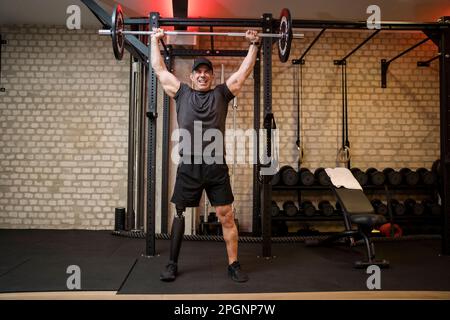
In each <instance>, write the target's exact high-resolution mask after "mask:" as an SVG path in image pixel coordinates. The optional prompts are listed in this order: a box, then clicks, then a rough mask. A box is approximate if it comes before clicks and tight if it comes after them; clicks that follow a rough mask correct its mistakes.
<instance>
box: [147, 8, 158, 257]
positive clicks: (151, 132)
mask: <svg viewBox="0 0 450 320" xmlns="http://www.w3.org/2000/svg"><path fill="white" fill-rule="evenodd" d="M158 20H159V14H158V13H155V12H152V13H150V25H149V30H152V28H157V27H158ZM148 59H149V61H148V71H149V72H148V82H147V99H148V101H147V103H148V110H147V117H148V128H147V132H148V136H147V139H148V143H147V232H146V248H145V249H146V251H145V254H146V255H147V256H154V255H155V216H156V214H155V191H156V190H155V189H156V119H157V117H158V113H157V97H158V92H157V89H158V87H157V81H156V74H155V72H154V70H153V69H152V68H151V64H150V60H151V40H150V39H149V40H148Z"/></svg>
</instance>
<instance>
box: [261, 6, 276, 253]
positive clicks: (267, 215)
mask: <svg viewBox="0 0 450 320" xmlns="http://www.w3.org/2000/svg"><path fill="white" fill-rule="evenodd" d="M272 26H273V24H272V15H271V14H264V15H263V32H272ZM263 66H264V71H263V88H264V97H263V106H264V115H263V117H264V119H265V118H266V115H267V114H269V113H272V39H271V38H264V39H263ZM262 178H263V179H262V180H263V184H262V199H261V202H262V204H261V207H262V210H261V219H262V223H261V227H262V246H263V247H262V252H263V253H262V254H263V257H265V258H267V257H271V256H272V248H271V247H272V245H271V239H270V237H271V224H272V216H271V207H272V185H271V184H270V179H271V177H270V176H267V175H265V176H262Z"/></svg>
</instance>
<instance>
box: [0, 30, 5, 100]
mask: <svg viewBox="0 0 450 320" xmlns="http://www.w3.org/2000/svg"><path fill="white" fill-rule="evenodd" d="M2 44H6V40H3V39H2V35H1V34H0V92H5V91H6V89H5V88H3V87H2V86H1V84H2Z"/></svg>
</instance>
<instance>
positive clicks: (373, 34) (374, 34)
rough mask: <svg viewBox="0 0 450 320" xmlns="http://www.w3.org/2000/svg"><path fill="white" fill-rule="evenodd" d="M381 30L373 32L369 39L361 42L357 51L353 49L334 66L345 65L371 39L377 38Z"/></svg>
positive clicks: (335, 62)
mask: <svg viewBox="0 0 450 320" xmlns="http://www.w3.org/2000/svg"><path fill="white" fill-rule="evenodd" d="M380 31H381V29H378V30H377V31H375V32H373V33H372V34H371V35H370V36H369V37H367V39H366V40H364V41H363V42H361V43H360V44H359V45H358V46H357V47H356V48H355V49H353V50H352V51H350V53H348V54H347V55H346V56H345V57H343V58H342V59H340V60H334V64H335V65H341V64H343V63H344V62H345V61H346V60H347V59H348V58H349V57H350V56H351V55H352V54H354V53H355V52H356V51H358V50H359V48H361V47H362V46H363V45H365V44H366V43H367V42H368V41H369V40H370V39H372V38H373V37H375V36H376V35H377V34H378V32H380Z"/></svg>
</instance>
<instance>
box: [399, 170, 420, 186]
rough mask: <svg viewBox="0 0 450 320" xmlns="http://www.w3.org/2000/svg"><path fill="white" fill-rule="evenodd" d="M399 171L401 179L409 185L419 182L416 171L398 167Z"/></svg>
mask: <svg viewBox="0 0 450 320" xmlns="http://www.w3.org/2000/svg"><path fill="white" fill-rule="evenodd" d="M400 173H401V175H402V176H403V181H405V183H406V184H407V185H409V186H415V185H417V184H418V183H419V180H420V176H419V174H418V173H417V172H415V171H412V170H411V169H409V168H402V169H400Z"/></svg>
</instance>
